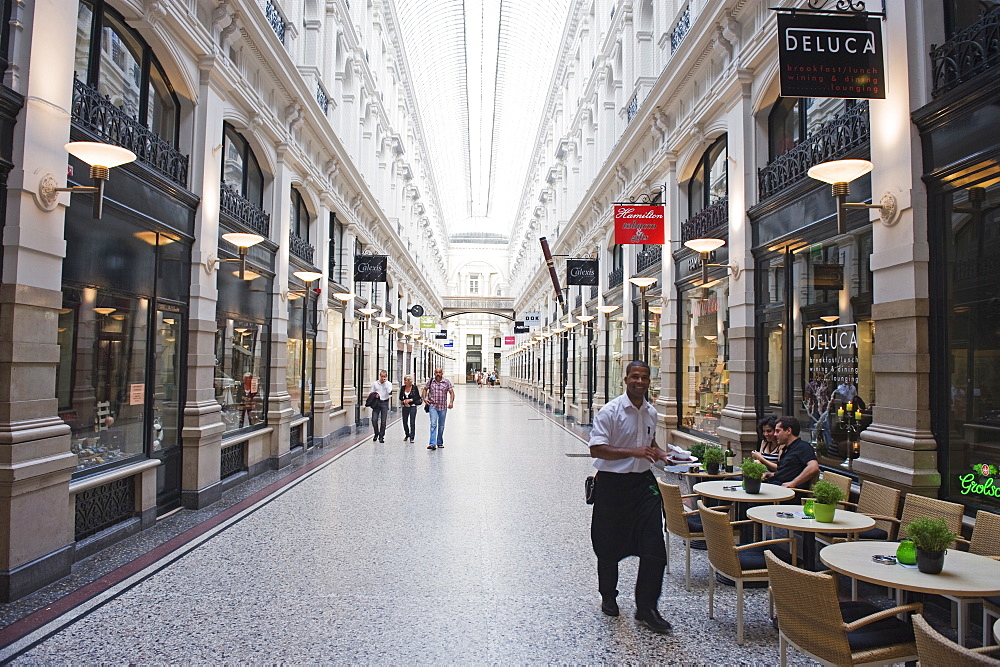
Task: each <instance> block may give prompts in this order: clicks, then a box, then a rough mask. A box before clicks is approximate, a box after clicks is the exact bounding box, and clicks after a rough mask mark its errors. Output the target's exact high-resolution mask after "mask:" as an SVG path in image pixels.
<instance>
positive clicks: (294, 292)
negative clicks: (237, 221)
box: [241, 248, 323, 300]
mask: <svg viewBox="0 0 1000 667" xmlns="http://www.w3.org/2000/svg"><path fill="white" fill-rule="evenodd" d="M241 249H242V248H241ZM292 275H293V276H295V277H296V278H298V279H299V280H301V281H302V282H304V283H306V284H307V285H308V284H309V283H313V282H316V281H317V280H319V279H320V278H322V277H323V274H322V273H320V272H319V271H292ZM322 291H323V290H322V289H321V288H319V287H314V288H312V289H290V290H285V291H284V292H282V293H281V296H282V297H283V298H285V299H286V300H295V299H301V298H302V297H304V296H306V295H307V294H309V292H313V293H315V294H320V293H321V292H322Z"/></svg>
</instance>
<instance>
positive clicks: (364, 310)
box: [358, 307, 378, 317]
mask: <svg viewBox="0 0 1000 667" xmlns="http://www.w3.org/2000/svg"><path fill="white" fill-rule="evenodd" d="M358 312H359V313H361V314H362V315H366V316H369V317H370V316H372V315H374V314H375V313H377V312H378V308H371V307H365V308H358Z"/></svg>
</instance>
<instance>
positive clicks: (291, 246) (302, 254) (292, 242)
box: [288, 232, 316, 264]
mask: <svg viewBox="0 0 1000 667" xmlns="http://www.w3.org/2000/svg"><path fill="white" fill-rule="evenodd" d="M288 250H289V252H291V253H292V254H293V255H295V256H296V257H298V258H299V259H301V260H302V261H303V262H306V263H307V264H312V261H313V253H315V252H316V249H315V248H313V247H312V244H310V243H309V242H308V241H306V240H305V239H304V238H302V237H301V236H299V235H298V234H296V233H295V232H289V233H288Z"/></svg>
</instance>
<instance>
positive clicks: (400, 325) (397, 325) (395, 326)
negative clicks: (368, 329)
mask: <svg viewBox="0 0 1000 667" xmlns="http://www.w3.org/2000/svg"><path fill="white" fill-rule="evenodd" d="M389 328H390V329H394V330H396V331H399V330H400V329H402V328H403V323H402V322H390V323H389Z"/></svg>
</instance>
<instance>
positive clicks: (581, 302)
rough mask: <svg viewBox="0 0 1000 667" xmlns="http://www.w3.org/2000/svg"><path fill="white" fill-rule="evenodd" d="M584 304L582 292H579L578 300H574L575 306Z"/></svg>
mask: <svg viewBox="0 0 1000 667" xmlns="http://www.w3.org/2000/svg"><path fill="white" fill-rule="evenodd" d="M582 305H583V295H582V294H577V295H576V300H575V301H574V302H573V307H574V308H579V307H580V306H582Z"/></svg>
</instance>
